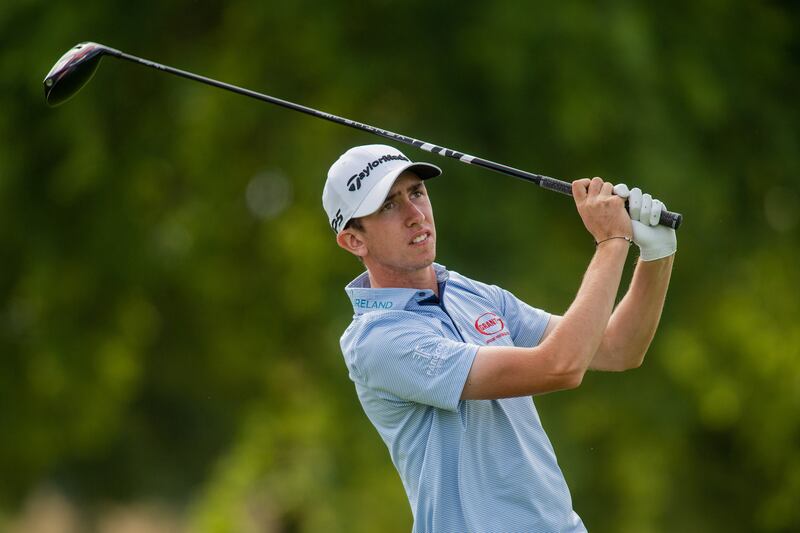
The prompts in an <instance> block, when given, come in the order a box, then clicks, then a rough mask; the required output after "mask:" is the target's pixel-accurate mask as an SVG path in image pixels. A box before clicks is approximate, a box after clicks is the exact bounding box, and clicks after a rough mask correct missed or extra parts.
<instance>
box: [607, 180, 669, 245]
mask: <svg viewBox="0 0 800 533" xmlns="http://www.w3.org/2000/svg"><path fill="white" fill-rule="evenodd" d="M614 194H616V195H617V196H618V197H620V198H627V200H628V211H629V213H630V217H631V219H632V222H633V242H635V243H636V245H637V246H638V247H639V257H641V259H642V261H655V260H657V259H663V258H665V257H669V256H671V255H672V254H674V253H675V251H676V250H677V249H678V240H677V238H676V237H675V230H674V229H672V228H670V227H667V226H659V225H658V220H659V218H660V217H661V210H662V209H666V208H667V206H666V205H664V203H663V202H661V201H659V200H656V199H654V198H653V197H652V196H650V195H649V194H642V190H641V189H639V188H638V187H634V188H633V189H630V190H628V186H627V185H625V184H624V183H620V184H618V185H615V186H614Z"/></svg>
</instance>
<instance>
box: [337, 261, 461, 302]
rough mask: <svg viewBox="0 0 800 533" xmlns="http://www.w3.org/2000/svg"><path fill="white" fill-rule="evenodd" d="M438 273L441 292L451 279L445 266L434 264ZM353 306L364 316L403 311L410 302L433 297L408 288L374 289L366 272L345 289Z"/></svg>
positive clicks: (429, 291) (431, 292)
mask: <svg viewBox="0 0 800 533" xmlns="http://www.w3.org/2000/svg"><path fill="white" fill-rule="evenodd" d="M433 269H434V272H436V281H437V283H439V287H440V291H441V290H442V289H443V287H444V284H445V282H446V281H447V280H448V278H449V277H450V273H449V272H448V271H447V268H445V267H444V265H440V264H438V263H433ZM344 290H345V292H346V293H347V295H348V296H349V297H350V302H351V303H352V304H353V310H354V311H355V312H356V314H359V315H361V314H364V313H369V312H372V311H382V310H383V311H386V310H390V309H395V310H403V309H405V308H406V306H407V305H408V304H409V302H411V301H414V302H418V301H420V300H425V299H427V298H430V297H431V296H433V294H434V293H433V291H432V290H430V289H408V288H402V289H401V288H385V289H373V288H372V287H370V284H369V273H368V272H364V273H362V274H361V275H360V276H358V277H357V278H356V279H354V280H353V281H351V282H350V283H348V284H347V286H346V287H345V288H344Z"/></svg>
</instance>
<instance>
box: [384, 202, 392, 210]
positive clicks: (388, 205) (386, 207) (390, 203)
mask: <svg viewBox="0 0 800 533" xmlns="http://www.w3.org/2000/svg"><path fill="white" fill-rule="evenodd" d="M392 207H394V202H386V203H385V204H383V207H381V211H388V210H389V209H391V208H392Z"/></svg>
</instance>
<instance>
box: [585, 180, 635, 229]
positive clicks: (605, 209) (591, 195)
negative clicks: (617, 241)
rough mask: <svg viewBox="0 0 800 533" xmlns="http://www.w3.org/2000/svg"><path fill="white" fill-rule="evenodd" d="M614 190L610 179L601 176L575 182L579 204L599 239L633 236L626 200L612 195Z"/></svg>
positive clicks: (588, 227) (586, 224)
mask: <svg viewBox="0 0 800 533" xmlns="http://www.w3.org/2000/svg"><path fill="white" fill-rule="evenodd" d="M613 189H614V186H613V185H612V184H611V183H610V182H607V181H605V182H604V181H603V180H602V179H600V178H592V179H591V180H590V179H589V178H584V179H580V180H575V181H573V182H572V196H573V197H574V198H575V206H576V207H577V208H578V213H579V214H580V215H581V219H582V220H583V225H584V226H586V229H587V230H589V233H591V234H592V236H593V237H594V240H595V242H600V241H604V240H607V239H609V238H613V237H625V238H628V239H630V238H631V234H632V229H631V217H629V216H628V214H627V213H626V212H625V200H623V199H622V197H620V196H615V195H614V194H612V192H613ZM626 189H627V188H626Z"/></svg>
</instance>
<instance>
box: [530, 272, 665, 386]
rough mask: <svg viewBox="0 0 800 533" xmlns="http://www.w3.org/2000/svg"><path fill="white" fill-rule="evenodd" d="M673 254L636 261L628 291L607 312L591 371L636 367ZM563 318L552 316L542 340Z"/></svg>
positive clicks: (655, 321)
mask: <svg viewBox="0 0 800 533" xmlns="http://www.w3.org/2000/svg"><path fill="white" fill-rule="evenodd" d="M674 257H675V256H670V257H666V258H664V259H660V260H658V261H639V263H638V264H637V265H636V270H635V271H634V274H633V279H632V280H631V286H630V288H629V289H628V292H627V293H626V294H625V296H624V297H623V298H622V301H621V302H620V303H619V305H618V306H617V307H616V309H615V310H614V312H613V313H612V314H611V318H610V319H609V321H608V327H607V328H606V331H605V333H604V334H603V340H602V341H601V342H600V346H599V347H598V349H597V353H595V355H594V358H593V359H592V361H591V363H590V364H589V368H590V369H591V370H605V371H615V372H619V371H623V370H629V369H631V368H638V367H639V366H641V364H642V362H643V361H644V356H645V354H646V353H647V349H648V348H649V347H650V343H651V342H652V341H653V337H654V336H655V332H656V328H657V327H658V322H659V320H660V319H661V311H662V310H663V308H664V300H665V299H666V296H667V287H668V286H669V279H670V275H671V273H672V262H673V258H674ZM561 320H563V317H561V316H557V315H553V316H551V317H550V321H549V322H548V323H547V328H546V329H545V331H544V334H543V335H542V339H543V340H544V339H546V338H547V337H548V336H549V335H550V333H551V332H552V331H554V330H555V328H556V327H557V326H558V324H559V323H560V322H561Z"/></svg>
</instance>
